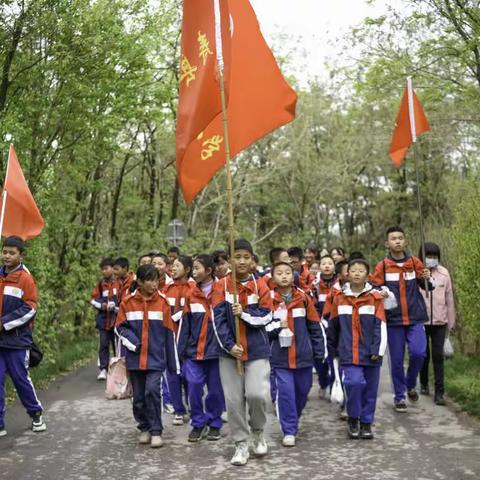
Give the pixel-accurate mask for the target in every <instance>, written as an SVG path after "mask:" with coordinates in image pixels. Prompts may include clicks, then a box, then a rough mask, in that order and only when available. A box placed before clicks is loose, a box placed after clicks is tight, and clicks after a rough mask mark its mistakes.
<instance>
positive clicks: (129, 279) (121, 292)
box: [116, 272, 136, 304]
mask: <svg viewBox="0 0 480 480" xmlns="http://www.w3.org/2000/svg"><path fill="white" fill-rule="evenodd" d="M116 282H117V288H118V303H119V304H120V303H122V301H123V300H124V299H125V298H127V296H128V295H130V294H131V293H132V292H131V288H132V285H133V284H134V283H135V282H136V276H135V274H134V273H133V272H128V273H127V274H126V275H125V277H124V278H117V280H116Z"/></svg>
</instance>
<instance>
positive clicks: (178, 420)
mask: <svg viewBox="0 0 480 480" xmlns="http://www.w3.org/2000/svg"><path fill="white" fill-rule="evenodd" d="M172 423H173V425H183V424H184V420H183V415H175V416H174V417H173V422H172Z"/></svg>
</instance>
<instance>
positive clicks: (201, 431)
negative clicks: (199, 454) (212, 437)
mask: <svg viewBox="0 0 480 480" xmlns="http://www.w3.org/2000/svg"><path fill="white" fill-rule="evenodd" d="M205 431H206V427H202V428H197V427H193V429H192V431H191V432H190V435H189V436H188V441H189V442H199V441H200V440H201V439H202V438H203V437H204V436H205Z"/></svg>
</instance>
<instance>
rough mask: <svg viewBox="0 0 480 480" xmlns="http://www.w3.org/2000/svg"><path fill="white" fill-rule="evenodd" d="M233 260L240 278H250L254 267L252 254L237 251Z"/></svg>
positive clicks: (245, 251)
mask: <svg viewBox="0 0 480 480" xmlns="http://www.w3.org/2000/svg"><path fill="white" fill-rule="evenodd" d="M231 260H232V265H233V268H234V269H235V273H236V274H237V276H238V278H246V277H248V275H249V274H250V267H251V265H252V254H251V253H250V252H249V251H248V250H235V252H233V257H232V258H231Z"/></svg>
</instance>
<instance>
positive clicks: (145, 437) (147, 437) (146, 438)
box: [138, 432, 152, 445]
mask: <svg viewBox="0 0 480 480" xmlns="http://www.w3.org/2000/svg"><path fill="white" fill-rule="evenodd" d="M151 441H152V435H151V434H150V432H140V435H139V437H138V443H139V444H140V445H148V444H149V443H150V442H151Z"/></svg>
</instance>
